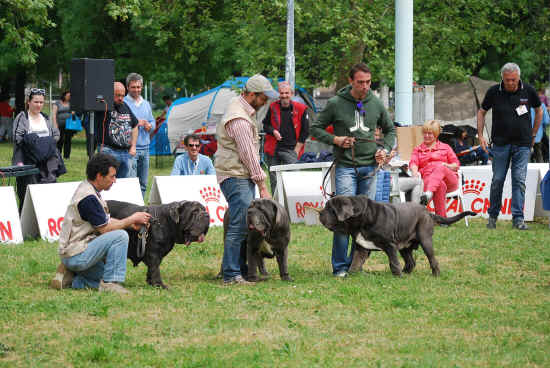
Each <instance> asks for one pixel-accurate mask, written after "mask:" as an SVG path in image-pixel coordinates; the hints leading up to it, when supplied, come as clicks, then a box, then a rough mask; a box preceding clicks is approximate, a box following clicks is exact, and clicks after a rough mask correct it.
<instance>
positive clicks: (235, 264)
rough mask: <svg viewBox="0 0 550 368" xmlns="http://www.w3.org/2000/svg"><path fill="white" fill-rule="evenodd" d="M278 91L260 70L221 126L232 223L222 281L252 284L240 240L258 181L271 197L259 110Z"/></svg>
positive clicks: (220, 165)
mask: <svg viewBox="0 0 550 368" xmlns="http://www.w3.org/2000/svg"><path fill="white" fill-rule="evenodd" d="M278 97H279V94H278V93H277V92H276V91H275V90H274V89H273V86H272V85H271V83H270V82H269V81H268V80H267V78H266V77H264V76H263V75H261V74H256V75H254V76H252V77H250V78H249V79H248V81H247V82H246V85H245V87H244V90H243V92H242V93H241V95H240V96H237V97H235V98H233V100H231V102H230V103H229V106H228V107H227V109H226V110H225V113H224V116H223V117H222V119H221V121H220V123H218V127H217V129H216V135H217V137H218V150H217V152H216V160H215V167H216V176H217V179H218V184H219V185H220V188H221V190H222V192H223V195H224V196H225V199H226V200H227V203H228V206H229V208H228V210H227V211H228V212H227V215H229V219H230V222H229V226H228V227H227V229H226V231H225V239H224V246H223V260H222V273H223V282H224V284H226V285H229V284H252V283H250V282H248V281H246V280H245V279H244V278H243V276H242V274H243V273H246V260H245V259H244V258H243V257H241V256H240V255H241V244H242V243H243V241H244V240H246V236H247V233H248V231H247V226H246V212H247V210H248V206H249V205H250V202H252V200H253V199H254V186H255V185H257V186H258V189H259V191H260V197H261V198H271V196H270V194H269V192H268V190H267V186H266V184H265V179H266V175H265V173H264V171H263V170H262V168H261V166H260V156H259V149H260V136H259V134H258V125H257V123H256V116H255V115H256V112H257V111H258V110H259V109H260V108H261V107H262V106H263V105H265V104H266V102H267V100H268V99H277V98H278Z"/></svg>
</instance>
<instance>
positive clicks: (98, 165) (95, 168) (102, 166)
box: [86, 152, 120, 180]
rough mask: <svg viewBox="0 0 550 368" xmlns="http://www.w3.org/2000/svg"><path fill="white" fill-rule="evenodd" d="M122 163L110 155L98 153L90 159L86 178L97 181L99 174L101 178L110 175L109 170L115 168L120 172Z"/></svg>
mask: <svg viewBox="0 0 550 368" xmlns="http://www.w3.org/2000/svg"><path fill="white" fill-rule="evenodd" d="M119 166H120V163H119V162H118V160H117V159H116V158H115V157H114V156H112V155H109V154H108V153H102V152H99V153H96V154H95V155H93V156H92V158H90V161H88V164H87V165H86V176H87V177H88V180H95V179H96V177H97V174H100V175H101V176H106V175H107V174H108V173H109V168H110V167H114V168H115V170H118V167H119Z"/></svg>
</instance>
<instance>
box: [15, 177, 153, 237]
mask: <svg viewBox="0 0 550 368" xmlns="http://www.w3.org/2000/svg"><path fill="white" fill-rule="evenodd" d="M79 184H80V182H74V181H73V182H66V183H53V184H32V185H29V186H28V187H27V193H26V194H25V202H24V204H23V211H22V213H21V223H22V226H23V234H24V235H25V236H32V237H36V236H38V235H40V237H41V238H42V239H44V240H47V241H50V242H55V241H57V240H58V239H59V233H60V231H61V224H62V223H63V219H64V216H65V212H66V211H67V207H68V205H69V203H70V202H71V198H72V197H73V194H74V192H75V190H76V188H77V187H78V185H79ZM101 196H102V198H103V199H105V200H108V199H116V200H118V201H124V202H130V203H134V204H137V205H140V206H143V204H144V202H143V197H142V196H141V189H140V186H139V180H138V178H125V179H117V180H116V182H115V184H113V186H112V187H111V189H109V190H107V191H103V192H101Z"/></svg>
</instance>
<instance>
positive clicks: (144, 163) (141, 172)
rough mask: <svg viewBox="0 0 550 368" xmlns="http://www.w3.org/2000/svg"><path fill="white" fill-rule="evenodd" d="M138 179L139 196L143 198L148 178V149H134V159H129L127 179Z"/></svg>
mask: <svg viewBox="0 0 550 368" xmlns="http://www.w3.org/2000/svg"><path fill="white" fill-rule="evenodd" d="M136 176H137V177H138V178H139V186H140V187H141V194H142V195H143V196H145V191H146V190H147V178H148V176H149V148H148V147H147V148H138V149H136V155H135V157H130V170H129V171H128V177H129V178H135V177H136Z"/></svg>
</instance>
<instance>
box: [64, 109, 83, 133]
mask: <svg viewBox="0 0 550 368" xmlns="http://www.w3.org/2000/svg"><path fill="white" fill-rule="evenodd" d="M65 129H66V130H74V131H76V132H80V131H81V130H82V122H81V121H80V118H79V117H78V116H76V115H75V113H74V112H73V113H72V114H71V116H69V117H68V118H67V120H65Z"/></svg>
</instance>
